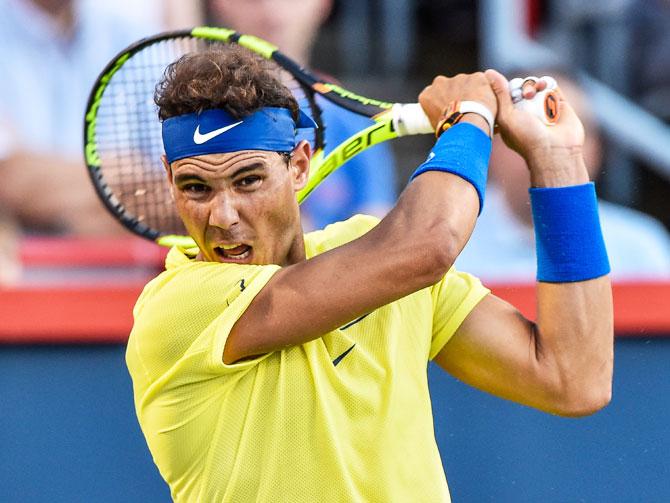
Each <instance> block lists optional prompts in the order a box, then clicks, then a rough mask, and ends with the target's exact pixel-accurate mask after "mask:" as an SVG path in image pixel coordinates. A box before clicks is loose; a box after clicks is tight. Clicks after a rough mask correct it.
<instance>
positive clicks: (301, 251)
mask: <svg viewBox="0 0 670 503" xmlns="http://www.w3.org/2000/svg"><path fill="white" fill-rule="evenodd" d="M305 260H307V253H306V251H305V238H304V237H303V230H302V226H301V225H300V222H298V226H297V232H296V237H295V239H294V240H293V242H292V243H291V246H290V247H289V250H288V253H287V254H286V260H285V261H284V263H283V264H280V265H281V266H282V267H284V266H288V265H293V264H297V263H299V262H304V261H305Z"/></svg>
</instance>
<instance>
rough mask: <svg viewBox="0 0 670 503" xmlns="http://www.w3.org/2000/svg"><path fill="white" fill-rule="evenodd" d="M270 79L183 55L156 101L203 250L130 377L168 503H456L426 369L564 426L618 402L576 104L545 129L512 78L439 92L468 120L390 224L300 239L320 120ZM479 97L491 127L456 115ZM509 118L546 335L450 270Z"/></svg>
mask: <svg viewBox="0 0 670 503" xmlns="http://www.w3.org/2000/svg"><path fill="white" fill-rule="evenodd" d="M268 65H269V63H266V62H264V61H263V60H261V59H260V58H257V57H255V56H250V55H247V54H246V53H243V52H242V51H240V50H239V49H238V48H236V47H234V46H231V47H227V48H226V49H225V50H220V51H210V52H205V53H199V54H193V55H188V56H185V57H184V58H182V59H181V60H179V61H178V62H177V63H175V64H173V65H172V66H171V67H170V68H169V69H168V71H167V72H166V76H165V78H164V80H163V81H162V82H161V83H160V85H159V87H158V89H157V94H156V102H157V104H158V107H159V113H160V118H161V119H162V121H163V141H164V146H165V160H164V161H165V167H166V170H167V175H168V176H167V178H168V183H169V184H170V188H171V190H172V194H173V196H174V200H175V204H176V206H177V208H178V211H179V214H180V216H181V218H182V219H183V221H184V224H185V225H186V228H187V230H188V232H189V233H190V235H191V236H192V237H193V238H194V240H195V242H196V243H197V245H198V250H196V251H194V252H193V251H191V250H183V249H180V248H173V249H172V250H171V251H170V252H169V255H168V257H167V260H166V271H165V272H163V273H162V274H160V275H159V276H158V277H157V278H156V279H154V280H153V281H151V282H150V283H149V284H148V285H147V286H146V288H145V289H144V292H143V293H142V295H141V297H140V299H139V300H138V302H137V305H136V307H135V310H134V315H135V325H134V328H133V331H132V334H131V336H130V340H129V343H128V350H127V364H128V368H129V370H130V373H131V375H132V378H133V385H134V393H135V405H136V409H137V415H138V418H139V422H140V425H141V427H142V430H143V432H144V435H145V437H146V440H147V443H148V446H149V449H150V450H151V453H152V455H153V458H154V461H155V462H156V464H157V466H158V468H159V470H160V473H161V475H162V476H163V477H164V478H165V480H166V481H167V483H168V484H169V486H170V489H171V494H172V497H173V498H174V499H175V500H177V501H199V502H214V501H232V502H246V501H271V502H277V501H286V502H314V501H320V502H321V501H324V502H331V501H337V502H350V501H352V502H394V501H397V502H407V501H417V502H419V501H420V502H424V501H425V502H437V501H449V491H448V487H447V482H446V478H445V474H444V471H443V468H442V464H441V461H440V455H439V453H438V449H437V445H436V442H435V438H434V433H433V424H432V415H431V405H430V397H429V393H428V383H427V376H426V367H427V363H428V361H429V360H431V359H434V360H435V361H436V362H437V363H438V364H439V365H440V366H442V367H443V368H444V369H445V370H446V371H448V372H450V373H451V374H453V375H454V376H456V377H457V378H459V379H461V380H462V381H465V382H467V383H470V384H471V385H473V386H476V387H478V388H480V389H483V390H485V391H488V392H490V393H493V394H495V395H498V396H500V397H503V398H506V399H509V400H514V401H517V402H520V403H523V404H526V405H529V406H532V407H536V408H538V409H541V410H544V411H547V412H549V413H553V414H560V415H566V416H581V415H585V414H590V413H593V412H594V411H596V410H598V409H600V408H602V407H603V406H605V405H606V404H607V403H608V401H609V399H610V393H611V377H612V353H613V351H612V305H611V291H610V282H609V278H608V272H609V264H608V262H607V255H606V252H605V248H604V245H603V242H602V237H601V233H600V227H599V223H598V215H597V209H596V203H595V195H594V189H593V185H592V184H590V183H589V181H588V176H587V173H586V169H585V167H584V163H583V160H582V155H581V148H582V143H583V141H584V137H583V130H582V127H581V124H580V122H579V120H578V118H577V117H576V115H575V114H574V112H573V111H572V109H571V107H570V105H569V104H568V103H567V102H565V101H562V102H561V104H560V106H561V118H560V120H559V123H558V124H557V125H556V126H553V127H551V128H549V127H546V126H544V125H543V124H542V123H541V122H540V121H539V119H537V118H535V117H534V116H531V115H529V114H527V113H526V112H521V111H519V110H516V109H515V108H514V107H513V106H512V102H511V99H510V95H509V92H508V89H507V81H506V80H505V78H504V77H503V76H502V75H500V74H498V73H497V72H494V71H487V72H486V73H476V74H471V75H457V76H456V77H453V78H446V77H443V76H440V77H437V78H435V80H434V81H433V83H432V84H431V85H429V86H428V87H426V88H425V89H424V90H423V92H422V93H421V95H420V96H419V100H420V103H421V104H422V106H423V108H424V110H425V111H426V113H427V114H428V116H429V117H430V120H431V122H432V123H433V124H434V125H435V126H436V128H437V129H438V131H440V132H441V131H443V130H444V129H446V128H444V127H442V123H445V120H444V119H445V118H449V119H451V120H450V122H455V123H456V124H455V125H453V126H452V127H450V128H448V129H446V131H444V132H443V133H442V134H441V135H440V136H439V139H438V140H437V142H436V144H435V146H434V148H433V149H432V151H431V152H430V154H429V155H428V159H427V161H426V162H425V163H424V164H422V165H421V166H420V167H419V168H418V169H417V171H416V172H415V174H414V175H413V177H412V179H411V182H410V183H409V184H408V186H407V188H406V189H405V191H404V192H403V194H402V195H401V196H400V198H399V200H398V202H397V204H396V206H395V207H394V209H393V210H392V211H391V212H390V213H389V214H388V215H387V216H386V217H385V218H384V219H383V220H381V221H378V220H377V219H374V218H372V217H367V216H356V217H353V218H352V219H350V220H347V221H345V222H341V223H337V224H334V225H331V226H328V227H326V228H325V229H324V230H321V231H317V232H314V233H311V234H307V235H303V233H302V230H301V225H300V216H299V211H298V205H297V203H296V198H295V193H296V191H298V190H299V189H300V188H301V187H303V186H304V184H305V181H306V179H307V172H308V168H309V159H310V147H309V144H307V143H305V142H299V143H298V144H297V145H296V140H295V131H296V129H297V128H306V127H307V128H308V127H313V123H311V121H310V120H309V119H308V118H306V117H305V116H303V115H302V114H301V113H300V111H299V110H298V108H297V105H296V103H295V101H294V99H293V97H292V96H291V94H290V93H289V91H288V90H287V89H286V88H284V87H283V86H282V85H281V84H280V83H279V82H278V81H277V80H276V78H275V77H274V75H273V73H272V70H271V68H270V67H269V66H268ZM543 86H544V83H543V81H541V80H540V81H539V82H537V83H533V82H531V83H530V84H529V85H527V86H526V87H525V96H526V97H532V96H533V95H534V94H535V92H537V91H541V90H542V88H543ZM463 100H467V101H473V102H476V103H478V106H475V107H473V108H474V109H475V111H473V112H469V113H465V114H459V113H458V112H457V111H458V108H459V107H458V102H460V101H463ZM445 110H448V111H449V112H447V115H448V117H445V116H444V112H445ZM454 110H455V111H456V114H455V115H454V114H452V113H451V111H454ZM494 117H495V118H496V120H497V124H498V125H499V129H500V133H501V134H502V135H503V138H504V139H505V141H506V142H507V143H508V145H510V146H511V147H512V148H514V149H515V150H516V151H517V152H519V153H520V154H521V155H522V156H524V158H525V159H526V160H527V162H528V165H529V167H530V170H531V177H532V185H533V188H532V189H531V197H532V199H533V201H532V204H533V212H534V218H535V221H536V232H537V235H538V238H537V241H538V255H539V258H538V284H537V294H538V297H537V298H538V300H537V302H538V306H537V307H538V321H537V322H536V323H534V322H531V321H529V320H527V319H525V318H524V317H523V316H522V315H521V314H520V313H519V312H518V311H517V310H516V309H515V308H514V307H512V306H510V305H509V304H507V303H506V302H504V301H502V300H500V299H498V298H496V297H495V296H493V295H492V294H490V292H489V291H488V290H487V289H486V288H485V287H484V286H482V284H481V283H480V282H479V281H478V280H477V279H476V278H475V277H473V276H470V275H468V274H466V273H463V272H458V271H456V270H454V268H453V267H452V264H453V263H454V260H455V259H456V257H457V256H458V254H459V253H460V251H461V250H462V249H463V247H464V246H465V245H466V243H467V241H468V238H469V236H470V233H471V231H472V228H473V226H474V224H475V221H476V218H477V215H478V214H479V212H480V211H481V210H482V207H483V205H484V200H485V185H486V172H487V163H488V157H489V151H490V146H491V139H490V135H491V132H492V125H493V124H492V122H493V118H494ZM193 253H195V255H193ZM500 267H505V264H500Z"/></svg>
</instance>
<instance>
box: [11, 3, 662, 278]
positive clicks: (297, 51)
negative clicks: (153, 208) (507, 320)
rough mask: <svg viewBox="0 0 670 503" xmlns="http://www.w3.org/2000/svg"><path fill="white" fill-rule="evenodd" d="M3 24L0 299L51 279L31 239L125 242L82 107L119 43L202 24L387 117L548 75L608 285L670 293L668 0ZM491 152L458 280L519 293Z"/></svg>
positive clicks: (376, 181) (390, 148)
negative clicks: (295, 64) (474, 76)
mask: <svg viewBox="0 0 670 503" xmlns="http://www.w3.org/2000/svg"><path fill="white" fill-rule="evenodd" d="M0 11H1V12H3V16H2V18H0V55H2V58H3V64H2V78H1V79H0V169H2V172H3V183H2V184H0V236H2V241H1V243H2V244H1V246H0V283H4V284H17V283H20V282H21V281H28V282H34V281H39V280H40V278H41V277H45V276H44V275H42V276H40V275H39V274H35V273H34V271H32V270H31V268H30V263H29V261H28V263H25V261H23V260H22V257H25V255H26V253H28V255H30V249H31V248H30V247H31V243H34V240H32V239H31V238H34V237H40V236H50V237H54V236H57V237H63V236H70V237H83V238H85V239H100V238H101V237H106V238H121V237H123V238H128V233H127V232H125V231H124V230H123V229H121V228H120V226H119V225H118V224H117V223H116V222H114V221H113V219H112V218H110V217H109V216H108V215H107V214H106V212H105V210H104V209H103V207H102V205H101V204H100V203H99V202H98V201H97V199H96V197H95V195H94V192H93V189H92V188H91V184H90V182H89V181H88V175H87V173H86V170H85V168H84V164H83V160H82V153H81V145H82V135H83V133H82V117H83V112H84V107H85V104H86V100H87V97H88V92H89V90H90V87H91V85H92V83H93V81H94V79H95V78H96V76H97V75H98V73H99V72H100V71H101V69H102V68H103V67H104V65H105V63H106V62H107V61H108V60H109V59H110V58H111V57H112V56H113V55H114V54H116V53H117V52H119V51H120V50H121V49H122V48H124V47H125V46H127V45H128V44H130V43H131V42H133V41H135V40H137V39H139V38H141V37H142V36H147V35H150V34H154V33H156V32H159V31H163V30H169V29H176V28H184V27H189V26H194V25H198V24H211V25H219V26H228V27H232V28H235V29H237V30H239V31H241V32H243V33H251V34H255V35H258V36H261V37H262V38H266V39H268V40H270V41H271V42H273V43H276V44H277V45H278V46H279V47H280V48H281V49H282V50H284V51H285V52H286V53H287V54H289V55H290V56H292V57H293V58H295V59H297V60H298V61H300V62H301V63H303V64H305V65H306V66H308V67H310V68H312V69H313V70H314V71H316V72H320V73H322V74H325V75H328V76H329V77H330V78H335V79H337V80H339V81H340V82H342V83H343V84H344V86H345V87H349V88H351V89H353V90H356V91H360V92H361V94H364V95H365V94H367V95H370V96H373V97H380V98H383V99H388V100H394V101H414V100H415V99H416V96H417V94H418V92H419V91H420V90H421V89H422V88H423V86H425V85H426V84H427V83H429V82H430V80H431V79H432V78H433V77H434V76H435V75H437V74H446V75H451V74H455V73H458V72H471V71H476V70H481V69H484V68H486V67H494V68H497V69H500V70H502V71H503V72H505V73H506V74H507V75H508V76H509V77H510V78H511V77H513V76H517V75H525V74H527V73H532V72H536V73H539V72H548V73H554V74H558V73H560V74H561V76H563V80H564V81H566V82H567V83H568V84H569V85H570V87H571V89H572V90H573V96H574V98H573V99H575V100H578V101H579V104H580V112H581V114H582V115H583V116H584V117H585V118H586V119H585V122H588V124H587V130H588V131H587V132H588V136H589V140H590V141H591V143H592V144H593V145H592V148H591V151H592V153H593V155H591V156H590V158H589V159H588V161H589V163H590V169H591V173H592V177H593V178H594V179H598V182H599V184H598V190H599V194H600V196H601V198H602V200H603V201H604V202H605V201H606V202H608V203H604V207H603V208H602V209H601V212H602V213H603V217H602V218H603V221H604V225H605V227H606V228H609V230H608V229H606V236H605V237H606V240H607V241H608V245H609V248H610V254H611V255H612V261H613V264H614V267H613V269H614V277H615V279H622V280H623V279H631V278H632V279H635V278H636V277H640V278H643V279H653V278H658V279H664V278H668V277H670V238H669V237H668V234H667V230H666V229H667V227H668V226H670V198H669V197H667V196H668V194H669V193H670V192H669V191H670V151H668V150H667V148H666V147H665V145H667V144H668V140H670V132H669V129H668V127H667V122H668V121H669V120H670V91H668V89H670V56H669V55H670V35H668V33H669V31H668V29H667V28H668V26H670V2H667V1H665V0H603V1H600V2H595V3H594V2H591V3H589V2H580V1H576V0H567V1H561V2H559V1H556V0H553V1H552V0H508V1H496V0H481V1H468V0H444V1H441V2H433V1H425V0H413V1H411V0H387V1H381V0H376V1H375V0H366V1H354V0H304V1H300V2H299V1H297V0H198V1H196V0H193V1H189V2H179V1H176V0H164V1H161V0H143V1H131V0H116V1H92V0H0ZM322 106H323V107H324V108H325V113H326V119H327V124H328V125H329V128H328V130H327V137H326V139H327V143H329V144H330V145H331V146H333V145H336V144H337V143H339V142H340V141H342V139H344V138H345V137H346V136H347V135H348V134H349V133H351V132H353V131H354V130H355V129H356V128H357V127H360V120H359V121H358V122H356V120H357V119H356V118H355V117H353V116H351V115H350V114H349V115H347V114H342V113H339V112H337V111H335V110H332V109H333V107H331V106H330V105H329V104H328V103H327V102H323V103H322ZM430 142H431V140H430V139H429V138H414V139H409V140H402V141H399V142H394V143H393V144H390V145H385V146H381V147H376V148H375V149H373V151H372V152H369V153H366V154H364V155H363V156H361V157H360V158H357V159H354V160H352V162H351V165H350V166H346V167H345V168H343V169H342V170H341V171H340V172H339V173H336V174H335V175H334V176H333V177H332V178H331V179H329V180H328V182H327V183H325V184H324V185H323V186H322V187H321V188H320V189H318V190H317V191H316V192H315V194H314V195H313V196H312V197H311V198H310V200H309V201H308V202H307V203H306V204H305V206H304V210H303V213H304V216H305V227H306V229H307V230H309V229H313V228H318V227H322V226H323V225H326V224H328V223H330V222H333V221H337V220H340V219H343V218H347V217H348V216H350V215H352V214H355V213H359V212H364V213H372V214H376V215H379V216H381V215H383V214H384V213H385V212H386V211H387V210H388V209H389V207H390V206H391V205H392V204H393V201H394V200H395V197H396V196H397V194H398V192H399V191H400V190H402V187H403V186H404V184H405V183H406V181H407V178H408V175H409V173H411V172H412V170H413V169H414V167H415V166H416V165H417V164H418V163H420V162H421V161H422V159H423V156H424V155H425V152H426V151H427V149H428V148H429V147H430ZM496 143H497V145H496V148H495V149H494V159H493V162H492V165H493V169H494V170H495V171H496V172H498V173H499V174H495V175H494V176H492V181H491V184H492V186H493V194H494V196H493V198H492V200H493V201H494V202H493V203H492V204H491V206H492V208H490V209H489V211H487V212H485V215H486V216H487V219H488V220H492V222H489V223H486V222H482V223H481V224H480V226H479V227H480V228H481V231H480V232H479V233H477V234H475V237H476V238H477V239H473V243H475V244H473V246H470V247H469V248H472V250H471V253H469V254H468V250H467V249H466V253H465V254H464V257H463V258H462V261H461V262H462V263H463V265H462V267H463V266H465V268H467V269H469V270H471V271H472V272H473V273H475V274H479V275H481V276H482V277H483V279H485V280H486V279H494V280H496V279H501V280H510V279H518V280H523V281H525V280H530V279H532V274H533V270H532V268H533V267H534V265H533V260H532V253H533V252H532V233H531V232H530V222H529V220H528V218H529V217H528V212H527V208H526V207H527V198H526V196H525V184H527V181H526V180H524V178H523V176H518V177H515V175H514V174H512V173H514V169H512V168H508V167H507V166H509V165H513V164H514V161H518V159H517V160H515V159H509V158H508V157H509V156H506V153H505V152H504V151H505V148H504V146H503V145H502V144H500V143H499V142H496ZM496 164H498V166H496ZM522 171H523V168H521V169H520V170H519V172H522ZM512 187H513V189H512ZM632 210H636V211H632ZM503 221H506V223H507V224H509V223H510V222H513V223H514V224H515V225H514V226H512V227H509V226H508V228H505V230H499V232H498V233H497V234H498V235H499V236H497V237H495V239H494V238H493V237H492V235H491V234H492V232H491V231H490V230H489V229H495V228H497V225H498V222H503ZM610 224H611V225H610ZM479 235H481V237H479ZM505 240H507V242H506V243H505V242H504V241H505ZM520 240H521V241H525V242H526V244H524V245H523V249H521V245H518V243H519V241H520ZM499 241H500V243H501V246H502V247H503V248H504V249H505V250H507V252H508V253H507V255H505V254H501V255H500V256H499V257H496V256H487V255H485V254H482V253H479V252H478V251H477V250H476V247H477V245H476V242H479V244H480V245H485V247H486V248H488V249H490V247H491V245H492V244H495V243H498V242H499ZM111 242H114V241H113V239H112V241H111ZM39 243H43V242H41V241H39ZM515 243H516V245H515ZM135 246H141V245H135ZM515 246H516V248H518V249H512V248H515ZM22 247H23V248H22ZM26 247H27V249H28V252H26ZM619 249H621V251H619ZM501 261H507V262H508V263H509V262H510V261H511V262H515V261H516V262H518V267H516V266H515V267H511V268H508V270H509V271H512V272H509V274H507V275H504V276H496V275H495V273H494V272H492V271H493V270H494V269H496V268H495V266H493V267H491V264H494V265H495V264H499V263H500V262H501ZM526 263H528V266H527V265H526ZM480 264H481V266H480ZM459 265H461V264H459ZM498 269H499V268H498ZM514 271H516V272H514ZM637 271H639V274H638V272H637ZM70 272H72V271H70ZM517 273H518V274H517ZM74 274H75V275H76V274H77V273H76V272H75V273H74ZM57 276H58V275H57V274H55V273H54V274H50V275H48V276H46V277H48V279H49V280H50V279H53V278H54V277H57Z"/></svg>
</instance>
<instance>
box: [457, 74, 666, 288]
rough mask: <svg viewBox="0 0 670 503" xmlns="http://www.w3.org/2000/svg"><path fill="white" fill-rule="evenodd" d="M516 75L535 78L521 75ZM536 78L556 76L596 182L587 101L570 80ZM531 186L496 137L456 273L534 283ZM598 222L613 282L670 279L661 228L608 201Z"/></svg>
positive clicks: (596, 143)
mask: <svg viewBox="0 0 670 503" xmlns="http://www.w3.org/2000/svg"><path fill="white" fill-rule="evenodd" d="M515 73H518V74H519V75H531V74H533V73H532V72H531V73H528V72H527V71H525V70H524V71H520V72H515ZM535 74H536V75H554V76H555V77H556V79H557V81H558V83H559V86H560V87H561V89H562V91H563V92H564V93H565V95H566V97H567V99H568V101H569V102H570V103H572V105H573V107H574V108H575V110H576V112H577V114H578V115H579V117H580V118H581V119H582V122H583V124H584V128H585V130H586V143H585V145H584V158H585V160H586V165H587V168H588V170H589V175H590V177H591V179H595V178H597V177H598V174H599V173H600V171H601V169H602V168H601V164H600V163H601V152H600V148H601V146H600V139H599V136H598V130H597V127H596V124H595V122H594V119H593V117H592V116H591V114H590V112H589V108H588V105H587V102H586V98H585V96H584V95H583V94H582V92H581V91H580V90H579V88H578V86H577V84H576V83H575V82H574V81H573V80H572V79H570V78H569V77H568V76H565V75H560V74H559V73H558V72H556V71H552V70H548V71H541V72H539V73H538V72H535ZM529 186H530V174H529V172H528V168H527V167H526V164H525V162H524V161H523V159H522V158H521V157H520V156H519V155H518V154H516V153H515V152H513V151H512V150H511V149H509V148H507V147H506V146H505V144H504V143H503V141H502V139H501V138H500V137H499V136H496V137H495V139H494V141H493V149H492V152H491V162H490V168H489V187H488V188H487V193H486V203H485V205H484V210H483V212H482V214H481V215H480V217H479V219H478V220H477V224H476V226H475V230H474V232H473V235H472V237H471V239H470V241H469V242H468V244H467V245H466V247H465V249H464V250H463V252H462V253H461V255H460V256H459V257H458V259H457V261H456V267H457V268H458V269H460V270H464V271H468V272H469V273H472V274H475V275H476V276H478V277H480V278H481V279H482V280H484V281H489V282H490V281H494V282H495V281H501V282H510V281H512V282H514V281H522V282H532V281H534V280H535V271H536V261H535V242H534V234H533V227H532V221H531V212H530V202H529V195H528V187H529ZM600 221H601V225H602V230H603V236H604V239H605V243H606V245H607V252H608V254H609V259H610V264H611V266H612V278H613V279H614V280H638V279H639V280H653V279H661V280H668V279H670V235H668V232H667V230H666V229H665V227H663V225H662V224H661V223H660V222H658V221H656V220H655V219H653V218H652V217H650V216H648V215H646V214H644V213H640V212H638V211H635V210H632V209H630V208H627V207H624V206H621V205H617V204H612V203H609V202H606V201H600ZM501 264H504V267H501Z"/></svg>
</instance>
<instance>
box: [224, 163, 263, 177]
mask: <svg viewBox="0 0 670 503" xmlns="http://www.w3.org/2000/svg"><path fill="white" fill-rule="evenodd" d="M265 167H266V166H265V164H263V163H262V162H254V163H252V164H249V165H247V166H242V167H241V168H240V169H238V170H236V171H235V172H233V174H232V175H230V178H236V177H238V176H240V175H242V174H244V173H247V172H249V171H256V170H257V169H260V170H265Z"/></svg>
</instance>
